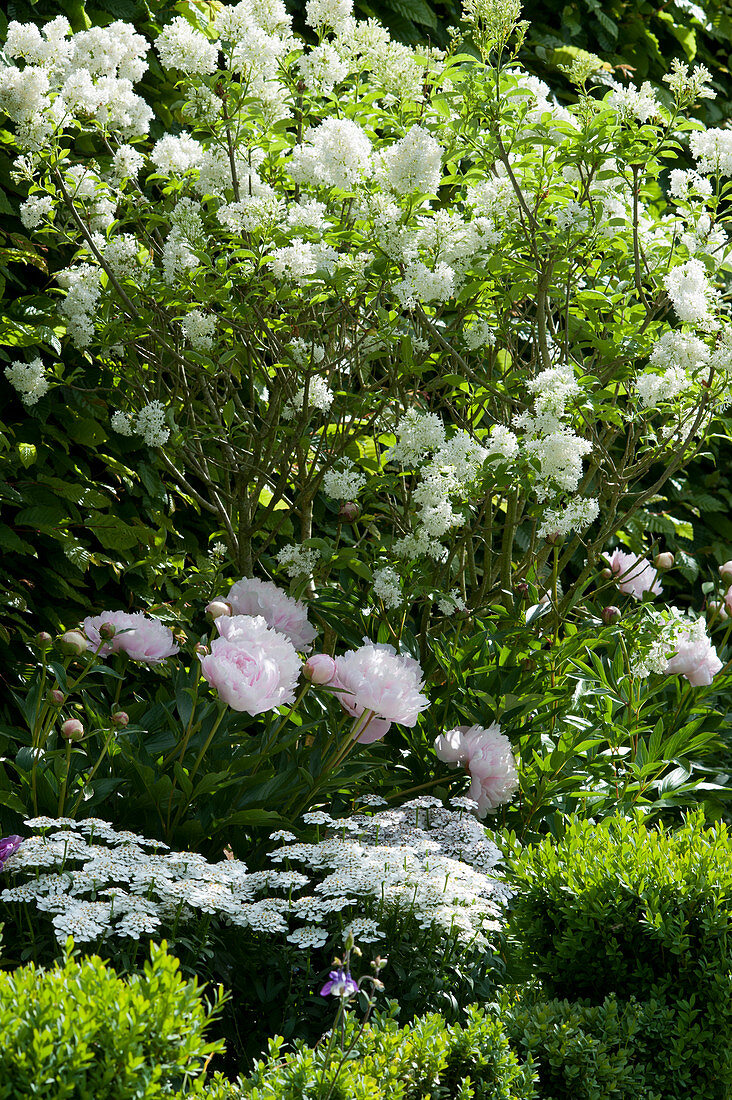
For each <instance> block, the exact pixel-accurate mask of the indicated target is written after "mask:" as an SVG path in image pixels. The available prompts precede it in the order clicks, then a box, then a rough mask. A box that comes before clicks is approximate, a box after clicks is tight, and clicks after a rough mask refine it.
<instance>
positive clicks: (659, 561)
mask: <svg viewBox="0 0 732 1100" xmlns="http://www.w3.org/2000/svg"><path fill="white" fill-rule="evenodd" d="M653 564H654V565H655V567H656V569H658V570H659V571H660V570H662V569H670V568H671V566H672V565H673V564H674V556H673V554H669V552H668V551H666V553H665V554H656V556H655V558H654V559H653Z"/></svg>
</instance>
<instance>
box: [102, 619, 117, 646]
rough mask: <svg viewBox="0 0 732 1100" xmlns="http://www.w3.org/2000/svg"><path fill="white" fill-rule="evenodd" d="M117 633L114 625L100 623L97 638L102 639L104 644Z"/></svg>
mask: <svg viewBox="0 0 732 1100" xmlns="http://www.w3.org/2000/svg"><path fill="white" fill-rule="evenodd" d="M116 633H117V627H116V626H115V625H114V623H102V625H101V626H100V627H99V637H100V638H104V640H105V642H108V641H109V639H110V638H113V637H114V636H115V634H116Z"/></svg>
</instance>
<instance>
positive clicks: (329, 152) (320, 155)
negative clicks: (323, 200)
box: [290, 118, 372, 191]
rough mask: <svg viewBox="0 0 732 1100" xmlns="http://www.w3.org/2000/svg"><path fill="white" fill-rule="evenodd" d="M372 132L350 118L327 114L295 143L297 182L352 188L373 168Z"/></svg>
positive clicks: (293, 169) (293, 170)
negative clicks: (369, 134) (297, 143)
mask: <svg viewBox="0 0 732 1100" xmlns="http://www.w3.org/2000/svg"><path fill="white" fill-rule="evenodd" d="M371 160H372V149H371V141H370V139H369V136H368V134H367V133H366V131H365V130H363V129H362V128H361V127H360V126H359V125H358V123H357V122H352V121H351V120H350V119H347V118H343V119H341V118H326V119H325V120H324V121H323V122H321V123H319V124H318V125H317V126H315V127H313V128H312V129H310V130H308V131H307V132H306V133H305V135H304V137H303V142H302V144H301V145H297V146H295V149H294V150H293V153H292V160H291V162H290V175H291V177H292V179H293V180H294V181H295V183H301V184H311V185H313V186H314V187H338V188H340V189H341V190H342V191H350V190H351V189H352V188H353V187H355V186H356V184H357V183H359V182H360V181H361V180H362V179H365V178H366V177H367V176H369V175H370V174H371V171H372V163H371Z"/></svg>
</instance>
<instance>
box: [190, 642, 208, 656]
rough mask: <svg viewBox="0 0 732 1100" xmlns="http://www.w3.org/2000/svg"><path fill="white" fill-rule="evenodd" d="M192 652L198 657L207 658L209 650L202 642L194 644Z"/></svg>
mask: <svg viewBox="0 0 732 1100" xmlns="http://www.w3.org/2000/svg"><path fill="white" fill-rule="evenodd" d="M193 652H194V653H197V654H198V656H199V657H208V655H209V653H210V652H211V650H210V649H209V648H208V646H207V645H204V644H203V642H196V644H195V645H194V647H193Z"/></svg>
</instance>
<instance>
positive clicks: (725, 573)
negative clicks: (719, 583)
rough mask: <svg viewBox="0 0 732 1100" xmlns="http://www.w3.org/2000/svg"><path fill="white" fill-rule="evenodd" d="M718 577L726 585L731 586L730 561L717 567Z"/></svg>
mask: <svg viewBox="0 0 732 1100" xmlns="http://www.w3.org/2000/svg"><path fill="white" fill-rule="evenodd" d="M719 575H720V577H721V578H722V580H723V581H726V582H727V584H732V561H726V562H725V563H724V565H720V567H719Z"/></svg>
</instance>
